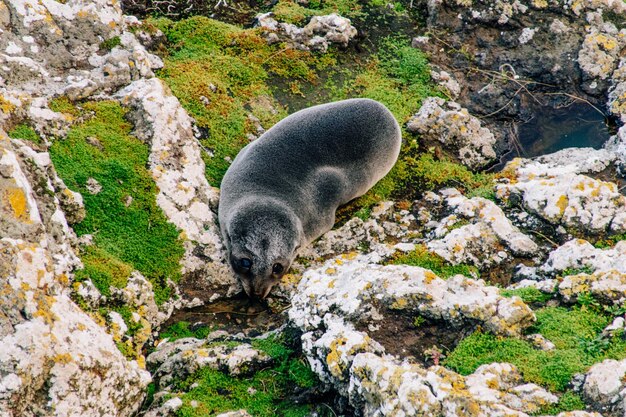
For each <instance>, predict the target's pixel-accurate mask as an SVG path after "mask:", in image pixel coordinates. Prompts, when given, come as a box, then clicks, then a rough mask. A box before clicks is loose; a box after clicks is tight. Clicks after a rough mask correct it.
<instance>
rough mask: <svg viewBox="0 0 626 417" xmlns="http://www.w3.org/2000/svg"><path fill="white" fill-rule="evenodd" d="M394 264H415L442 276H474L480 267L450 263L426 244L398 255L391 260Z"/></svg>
mask: <svg viewBox="0 0 626 417" xmlns="http://www.w3.org/2000/svg"><path fill="white" fill-rule="evenodd" d="M391 264H394V265H413V266H421V267H422V268H426V269H430V270H431V271H433V272H434V273H435V274H437V275H438V276H440V277H441V278H449V277H451V276H454V275H457V274H461V275H465V276H466V277H470V278H474V277H476V276H478V268H476V267H475V266H472V265H463V264H461V265H450V264H449V263H448V262H447V261H446V260H445V259H443V258H442V257H441V256H439V255H437V254H436V253H433V252H430V251H429V250H428V249H427V248H426V246H425V245H418V246H417V247H416V249H415V250H414V251H413V252H409V253H406V254H402V255H399V256H397V257H396V258H395V259H393V260H392V261H391Z"/></svg>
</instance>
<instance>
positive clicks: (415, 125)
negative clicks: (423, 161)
mask: <svg viewBox="0 0 626 417" xmlns="http://www.w3.org/2000/svg"><path fill="white" fill-rule="evenodd" d="M407 129H408V130H409V131H410V132H413V133H418V134H419V135H420V137H421V139H422V140H427V141H430V142H437V141H438V142H441V143H443V144H444V146H446V147H447V148H449V149H451V150H452V151H453V152H454V153H455V154H456V156H457V157H458V158H459V160H460V161H461V163H463V164H464V165H467V166H468V167H470V168H472V169H477V168H480V167H482V166H485V165H486V164H488V163H489V162H491V161H493V160H494V159H495V158H496V153H495V151H494V150H493V145H494V144H495V143H496V138H495V137H494V136H493V134H492V133H491V132H490V131H489V129H487V128H485V127H482V126H481V123H480V120H478V119H477V118H476V117H474V116H472V115H470V114H469V112H468V111H467V109H465V108H462V107H461V106H460V105H459V104H457V103H455V102H453V101H445V100H444V99H442V98H439V97H428V98H427V99H425V100H424V103H423V104H422V107H420V110H419V112H417V113H416V114H415V115H414V116H413V117H412V118H411V120H409V122H408V123H407Z"/></svg>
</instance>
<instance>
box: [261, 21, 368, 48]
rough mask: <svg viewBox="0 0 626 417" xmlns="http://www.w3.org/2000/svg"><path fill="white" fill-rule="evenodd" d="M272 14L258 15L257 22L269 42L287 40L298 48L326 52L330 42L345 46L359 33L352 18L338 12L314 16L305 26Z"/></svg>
mask: <svg viewBox="0 0 626 417" xmlns="http://www.w3.org/2000/svg"><path fill="white" fill-rule="evenodd" d="M271 16H272V13H271V12H270V13H264V14H259V15H257V16H256V22H257V23H256V24H257V26H259V27H261V28H263V29H264V30H265V31H264V33H265V37H266V39H267V41H268V43H276V42H280V41H286V42H288V43H289V44H291V46H292V47H295V48H297V49H303V50H309V49H312V50H319V51H322V52H326V50H327V49H328V46H329V44H330V43H336V44H338V45H341V46H344V47H345V46H348V43H349V42H350V40H352V39H353V38H354V37H355V36H356V35H357V30H356V28H355V27H354V26H352V24H351V22H350V19H346V18H345V17H341V16H339V15H338V14H336V13H331V14H329V15H325V16H313V17H312V18H311V21H310V22H309V23H308V24H307V25H306V26H304V27H303V28H299V27H297V26H296V25H294V24H291V23H282V22H280V23H279V22H278V21H276V20H275V19H274V18H272V17H271Z"/></svg>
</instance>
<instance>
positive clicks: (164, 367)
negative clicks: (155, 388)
mask: <svg viewBox="0 0 626 417" xmlns="http://www.w3.org/2000/svg"><path fill="white" fill-rule="evenodd" d="M271 362H272V358H271V357H270V356H268V355H267V354H265V353H263V352H261V351H259V350H257V349H255V348H253V347H252V346H251V345H250V344H248V343H233V342H232V341H229V340H214V339H212V338H211V335H209V338H208V339H205V340H200V339H194V338H184V339H178V340H175V341H172V342H170V341H167V340H166V341H163V342H161V343H159V345H158V346H157V349H156V350H155V351H154V352H153V353H151V354H150V355H149V356H148V358H147V363H148V364H149V365H150V366H152V367H153V368H155V369H156V370H155V371H154V376H155V379H156V381H157V383H158V385H159V386H160V387H165V386H167V385H168V384H169V383H170V382H172V380H174V379H180V378H184V377H186V376H187V375H190V374H192V373H193V372H195V371H196V370H198V369H201V368H204V367H210V368H211V369H215V370H219V371H222V372H225V373H227V374H228V375H233V376H242V375H250V374H253V373H254V372H255V371H257V370H259V369H262V368H264V367H266V366H268V365H269V364H270V363H271Z"/></svg>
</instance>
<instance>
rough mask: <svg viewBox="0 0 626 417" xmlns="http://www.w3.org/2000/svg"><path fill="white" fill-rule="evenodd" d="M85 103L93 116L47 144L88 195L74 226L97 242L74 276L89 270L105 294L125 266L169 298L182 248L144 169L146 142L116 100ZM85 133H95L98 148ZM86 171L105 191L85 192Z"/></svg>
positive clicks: (120, 279) (119, 283) (70, 180)
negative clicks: (133, 131) (135, 134)
mask: <svg viewBox="0 0 626 417" xmlns="http://www.w3.org/2000/svg"><path fill="white" fill-rule="evenodd" d="M82 109H83V112H84V113H85V114H88V112H91V113H92V114H93V117H91V118H89V119H88V120H86V121H85V122H83V123H81V124H78V125H75V126H73V127H72V128H71V129H70V131H69V132H68V134H67V137H66V138H65V139H63V140H56V141H55V142H54V143H53V144H52V146H51V148H50V156H51V158H52V160H53V162H54V165H55V167H56V169H57V171H58V173H59V175H60V176H61V178H63V180H64V181H65V183H66V184H67V185H68V187H70V188H71V189H73V190H76V191H79V192H80V193H81V194H82V196H83V199H84V202H85V209H86V211H87V215H86V217H85V219H84V220H83V221H82V222H81V223H79V224H76V225H74V230H75V231H76V233H77V234H78V235H79V236H81V235H85V234H93V236H94V238H93V242H94V245H93V246H90V247H88V248H87V250H86V251H85V252H84V253H83V255H82V258H83V263H84V264H85V269H84V270H82V271H78V273H77V274H76V278H77V279H78V280H80V279H86V278H87V277H91V278H92V280H93V281H94V284H95V285H96V286H97V287H98V289H99V290H100V291H101V292H102V293H103V294H105V295H107V294H109V286H111V285H113V286H116V287H123V286H125V285H126V280H127V278H128V276H129V274H130V271H132V270H133V269H137V270H139V271H140V272H141V273H142V274H143V275H144V276H145V277H146V278H147V279H148V280H150V281H151V282H152V284H153V289H154V293H155V297H156V300H157V303H161V302H163V301H165V300H167V299H168V298H169V288H168V286H167V280H168V279H172V280H174V281H177V280H178V279H179V278H180V265H179V261H180V259H181V257H182V255H183V253H184V249H183V247H182V244H181V242H180V240H179V239H178V231H177V230H176V228H175V227H174V226H173V225H172V224H170V223H168V222H167V220H166V218H165V216H164V214H163V212H162V211H161V210H160V209H159V208H158V206H157V205H156V199H155V196H156V194H157V192H158V190H157V188H156V186H155V184H154V181H153V179H152V176H151V175H150V172H149V171H148V170H147V169H146V165H147V162H148V153H149V151H148V148H147V146H146V145H145V144H143V143H142V142H141V141H139V140H138V139H136V138H134V137H132V136H131V135H130V131H131V129H132V126H131V125H130V123H128V122H127V121H126V120H125V119H124V114H125V110H124V109H123V108H122V107H121V106H120V105H119V104H118V103H115V102H107V101H103V102H89V103H86V104H84V105H83V106H82ZM88 138H95V139H97V140H98V142H99V143H100V144H101V145H102V146H101V148H100V147H99V146H94V145H91V144H90V143H89V140H93V139H88ZM89 178H94V179H95V180H96V181H98V182H99V183H100V185H101V186H102V191H100V192H99V193H98V194H96V195H93V194H91V193H89V191H88V190H87V180H88V179H89Z"/></svg>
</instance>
